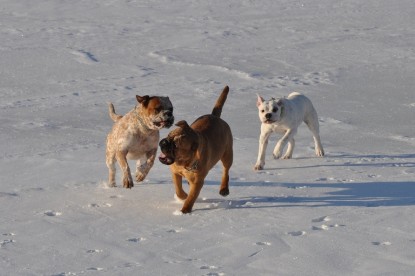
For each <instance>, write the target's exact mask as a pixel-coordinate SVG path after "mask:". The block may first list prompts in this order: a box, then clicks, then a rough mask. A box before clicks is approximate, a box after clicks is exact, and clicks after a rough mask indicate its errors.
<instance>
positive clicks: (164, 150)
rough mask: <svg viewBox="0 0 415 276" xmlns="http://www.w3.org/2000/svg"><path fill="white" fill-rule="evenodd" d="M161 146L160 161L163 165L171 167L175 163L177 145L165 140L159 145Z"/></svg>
mask: <svg viewBox="0 0 415 276" xmlns="http://www.w3.org/2000/svg"><path fill="white" fill-rule="evenodd" d="M159 146H160V150H161V153H160V156H159V160H160V162H161V163H163V164H165V165H171V164H173V163H174V149H175V147H176V145H175V144H174V142H173V141H170V140H168V139H167V138H164V139H162V140H161V141H160V143H159Z"/></svg>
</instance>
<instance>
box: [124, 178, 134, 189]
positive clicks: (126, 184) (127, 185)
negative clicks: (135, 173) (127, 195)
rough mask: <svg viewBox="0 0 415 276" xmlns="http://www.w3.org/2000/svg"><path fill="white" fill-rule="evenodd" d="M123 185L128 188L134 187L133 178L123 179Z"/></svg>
mask: <svg viewBox="0 0 415 276" xmlns="http://www.w3.org/2000/svg"><path fill="white" fill-rule="evenodd" d="M123 187H124V188H127V189H131V188H132V187H134V182H133V181H132V180H129V179H124V180H123Z"/></svg>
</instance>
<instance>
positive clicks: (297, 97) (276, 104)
mask: <svg viewBox="0 0 415 276" xmlns="http://www.w3.org/2000/svg"><path fill="white" fill-rule="evenodd" d="M257 96H258V100H257V107H258V112H259V119H260V121H261V135H260V136H259V150H258V159H257V162H256V164H255V167H254V170H262V169H264V165H265V151H266V148H267V145H268V138H269V136H270V135H271V133H272V132H277V133H282V134H283V136H282V138H281V139H280V140H279V141H278V142H277V145H276V146H275V148H274V152H273V155H274V158H275V159H278V158H282V159H290V158H291V157H292V155H293V150H294V144H295V141H294V135H295V134H296V133H297V129H298V126H299V125H300V124H301V123H302V122H304V123H305V124H306V125H307V126H308V128H309V129H310V131H311V133H312V134H313V138H314V144H315V152H316V155H317V156H324V150H323V146H322V145H321V141H320V134H319V123H318V117H317V112H316V110H315V109H314V107H313V104H312V103H311V101H310V100H309V99H308V98H307V97H306V96H304V95H302V94H300V93H297V92H293V93H291V94H290V95H288V97H286V98H285V97H284V98H281V99H274V98H272V99H271V100H269V101H264V99H263V98H262V97H261V96H259V95H257ZM287 144H288V148H287V151H286V152H285V154H284V155H283V156H282V151H283V150H284V147H285V146H286V145H287Z"/></svg>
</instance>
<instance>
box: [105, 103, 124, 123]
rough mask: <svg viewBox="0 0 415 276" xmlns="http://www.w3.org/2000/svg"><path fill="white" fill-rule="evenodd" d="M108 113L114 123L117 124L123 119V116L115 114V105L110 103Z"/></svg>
mask: <svg viewBox="0 0 415 276" xmlns="http://www.w3.org/2000/svg"><path fill="white" fill-rule="evenodd" d="M108 113H109V115H110V117H111V119H112V120H113V121H114V122H117V121H118V120H119V119H121V118H122V115H118V114H116V113H115V109H114V105H113V104H112V103H108Z"/></svg>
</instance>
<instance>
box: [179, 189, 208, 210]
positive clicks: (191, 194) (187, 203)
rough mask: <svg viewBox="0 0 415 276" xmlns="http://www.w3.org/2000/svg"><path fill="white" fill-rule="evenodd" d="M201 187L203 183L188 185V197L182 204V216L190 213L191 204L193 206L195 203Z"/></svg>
mask: <svg viewBox="0 0 415 276" xmlns="http://www.w3.org/2000/svg"><path fill="white" fill-rule="evenodd" d="M202 187H203V182H202V183H190V190H189V196H188V197H187V199H186V201H185V202H184V204H183V208H182V213H183V214H187V213H190V212H191V211H192V208H193V204H195V201H196V199H197V197H198V196H199V193H200V191H201V190H202Z"/></svg>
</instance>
